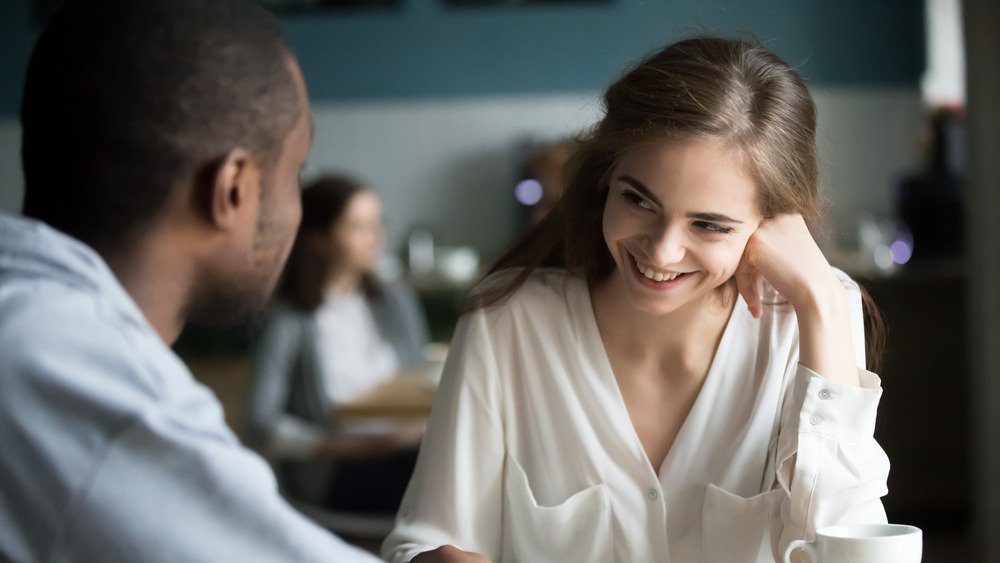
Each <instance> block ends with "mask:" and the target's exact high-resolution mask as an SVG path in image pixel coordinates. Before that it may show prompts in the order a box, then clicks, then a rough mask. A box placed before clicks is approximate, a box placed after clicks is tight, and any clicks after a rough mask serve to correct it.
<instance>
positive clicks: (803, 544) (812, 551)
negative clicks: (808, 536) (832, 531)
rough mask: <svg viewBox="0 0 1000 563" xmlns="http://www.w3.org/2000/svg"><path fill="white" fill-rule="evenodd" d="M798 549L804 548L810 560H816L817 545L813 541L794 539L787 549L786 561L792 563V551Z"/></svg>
mask: <svg viewBox="0 0 1000 563" xmlns="http://www.w3.org/2000/svg"><path fill="white" fill-rule="evenodd" d="M796 549H802V550H803V551H805V552H806V553H808V554H809V560H810V561H816V546H815V545H814V544H813V542H811V541H806V540H794V541H792V543H790V544H788V548H787V549H786V550H785V557H784V561H785V563H792V552H793V551H795V550H796Z"/></svg>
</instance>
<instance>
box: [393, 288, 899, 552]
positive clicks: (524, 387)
mask: <svg viewBox="0 0 1000 563" xmlns="http://www.w3.org/2000/svg"><path fill="white" fill-rule="evenodd" d="M838 275H840V276H841V277H842V280H843V281H844V285H845V287H846V288H847V289H848V295H849V299H850V301H851V306H852V317H853V318H852V320H853V333H854V337H855V350H858V357H857V363H858V365H859V366H863V365H864V358H863V355H864V353H863V350H864V342H863V341H864V334H863V332H864V329H863V323H862V316H861V298H860V293H859V290H858V287H857V285H856V284H854V282H852V281H851V280H850V279H849V278H847V277H846V275H843V274H842V273H840V272H838ZM859 375H860V378H861V382H862V387H854V386H851V385H848V384H843V383H838V382H834V381H828V380H826V379H824V378H822V377H820V376H819V375H817V374H815V373H813V372H811V371H810V370H809V369H807V368H805V367H803V366H800V365H799V363H798V327H797V324H796V320H795V313H794V311H793V310H792V309H791V307H790V306H788V305H787V304H784V305H783V304H777V305H771V306H767V307H765V310H764V314H763V316H762V318H761V319H759V320H758V319H754V318H753V317H752V316H751V315H750V314H749V312H748V311H747V307H746V304H745V302H744V301H743V300H742V299H740V300H739V301H738V302H737V303H736V306H735V307H734V309H733V312H732V314H731V316H730V319H729V322H728V324H727V326H726V328H725V331H724V333H723V336H722V339H721V342H720V344H719V349H718V351H717V352H716V355H715V358H714V360H713V362H712V365H711V367H710V369H709V372H708V375H707V378H706V380H705V382H704V385H703V387H702V389H701V391H700V393H699V395H698V398H697V400H696V401H695V404H694V406H693V407H692V409H691V412H690V414H689V415H688V417H687V419H686V420H685V422H684V424H683V426H682V427H681V430H680V432H679V433H678V435H677V437H676V439H675V441H674V443H673V446H672V448H671V449H670V451H669V453H668V454H667V456H666V458H665V459H664V461H663V465H662V466H661V467H660V469H659V473H656V472H654V470H653V468H652V466H651V465H650V463H649V460H648V457H647V456H646V453H645V451H644V450H643V447H642V444H641V443H640V441H639V438H638V436H637V435H636V433H635V429H634V427H633V426H632V423H631V420H630V418H629V415H628V412H627V410H626V407H625V403H624V400H623V399H622V396H621V393H620V392H619V389H618V385H617V383H616V381H615V377H614V374H613V373H612V371H611V365H610V363H609V361H608V357H607V354H606V353H605V350H604V346H603V343H602V341H601V338H600V335H599V333H598V329H597V324H596V321H595V319H594V312H593V308H592V306H591V302H590V294H589V291H588V288H587V286H586V284H585V283H584V282H583V280H581V279H579V278H576V277H573V276H571V275H569V274H567V273H565V272H563V271H560V270H542V271H538V272H536V273H534V274H533V275H532V277H531V278H530V279H529V280H528V282H527V283H526V284H525V285H524V286H523V287H522V288H521V289H520V290H518V291H517V293H516V294H515V295H514V296H513V297H512V298H511V299H510V300H508V301H507V302H505V303H503V304H502V305H500V306H497V307H495V308H491V309H486V310H478V311H475V312H473V313H471V314H469V315H466V316H465V317H463V319H462V320H461V321H460V323H459V327H458V329H457V332H456V335H455V339H454V341H453V343H452V347H451V354H450V357H449V358H448V361H447V363H446V365H445V369H444V376H443V379H442V383H441V387H440V388H439V391H438V396H437V398H436V399H435V404H434V409H433V413H432V415H431V418H430V421H429V426H428V430H427V436H426V438H425V439H424V443H423V446H422V448H421V452H420V457H419V461H418V463H417V467H416V470H415V473H414V475H413V479H412V481H411V482H410V486H409V489H408V490H407V493H406V496H405V498H404V500H403V503H402V506H401V508H400V511H399V514H398V516H397V520H396V527H395V529H394V530H393V532H392V534H391V535H390V536H389V537H388V538H387V539H386V542H385V544H384V546H383V556H384V557H386V559H387V560H389V561H391V562H393V563H398V562H404V561H409V560H410V558H412V557H413V556H414V555H416V554H417V553H420V552H423V551H427V550H429V549H433V548H436V547H438V546H440V545H443V544H453V545H456V546H458V547H460V548H462V549H465V550H468V551H474V552H479V553H483V554H485V555H487V556H489V557H490V558H491V559H493V560H494V561H496V562H507V561H511V562H513V561H523V562H531V563H535V562H546V561H573V562H588V561H593V562H601V563H606V562H609V561H620V562H630V563H631V562H644V561H663V562H671V561H672V562H674V563H692V562H698V561H710V562H720V561H733V562H740V563H744V562H748V561H774V560H775V555H773V554H780V553H781V550H783V549H784V547H785V546H786V545H788V543H789V542H791V540H793V539H797V538H804V537H811V535H812V534H813V532H814V530H815V529H816V528H818V527H821V526H824V525H829V524H834V523H843V522H884V521H885V518H886V517H885V512H884V510H883V508H882V504H881V501H880V500H879V499H880V497H881V496H883V495H885V494H886V491H887V490H886V477H887V475H888V470H889V462H888V459H887V458H886V456H885V453H884V452H883V451H882V448H881V447H879V445H878V444H877V443H876V442H875V440H874V439H873V437H872V433H873V430H874V425H875V411H876V408H877V406H878V400H879V397H880V396H881V392H882V391H881V387H880V381H879V379H878V377H877V376H875V375H874V374H872V373H870V372H867V371H865V370H864V369H861V368H859Z"/></svg>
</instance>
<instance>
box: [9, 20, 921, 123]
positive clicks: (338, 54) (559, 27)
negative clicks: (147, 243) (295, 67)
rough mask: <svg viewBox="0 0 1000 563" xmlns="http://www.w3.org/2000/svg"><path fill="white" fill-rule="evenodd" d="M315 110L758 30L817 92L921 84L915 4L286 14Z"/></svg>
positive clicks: (472, 88) (455, 90)
mask: <svg viewBox="0 0 1000 563" xmlns="http://www.w3.org/2000/svg"><path fill="white" fill-rule="evenodd" d="M282 21H283V22H284V25H285V28H286V30H287V32H288V35H289V37H290V39H291V42H292V44H293V47H294V48H295V50H296V53H297V54H298V56H299V58H300V60H301V64H302V67H303V70H304V72H305V75H306V79H307V81H308V83H309V88H310V94H311V96H312V98H313V99H314V100H317V101H328V100H334V101H336V100H357V99H400V98H420V97H457V96H475V95H519V94H531V93H541V92H571V91H597V90H600V89H602V88H603V87H604V86H606V85H607V84H608V82H609V81H611V80H612V79H613V78H614V77H615V76H616V75H617V74H618V73H619V72H621V70H622V69H623V68H624V66H625V65H627V64H628V63H629V62H631V61H634V60H635V59H637V58H638V57H640V56H642V55H643V54H644V53H646V52H648V51H650V50H651V49H653V48H654V47H656V46H657V45H660V44H663V43H666V42H668V41H671V40H674V39H677V38H680V37H683V36H686V35H691V34H693V33H701V32H711V33H725V34H741V33H747V32H750V33H754V34H756V35H757V36H758V37H760V38H761V39H762V40H764V41H766V42H768V44H769V45H770V46H771V47H772V49H773V50H775V51H776V52H778V53H779V54H780V55H782V56H783V57H785V58H786V59H787V60H788V61H789V62H790V63H792V64H793V65H795V66H796V67H798V68H799V69H800V71H801V73H802V74H803V76H804V77H805V78H806V79H807V80H808V81H810V82H811V83H813V84H823V85H886V84H894V85H900V84H907V85H913V86H916V85H917V83H918V80H919V76H920V73H921V71H922V68H923V61H924V41H923V29H924V28H923V2H921V1H919V0H910V1H906V0H872V1H862V0H847V1H835V0H767V1H761V2H752V1H741V0H731V1H716V2H699V1H695V0H664V1H657V0H609V1H608V2H607V3H583V4H578V5H549V6H538V5H535V6H525V7H490V8H449V7H447V6H445V5H444V4H443V3H442V2H440V1H439V0H404V1H403V2H402V6H401V7H400V8H399V9H398V10H394V11H377V12H348V13H335V12H321V13H317V14H309V15H306V14H287V15H283V16H282ZM37 27H38V26H37V24H36V23H35V22H34V21H33V18H32V11H31V9H30V2H29V1H28V0H4V2H2V6H0V41H2V43H0V79H2V82H0V115H4V114H6V115H11V114H14V113H16V111H17V108H18V105H19V99H20V90H21V85H22V80H23V74H24V69H25V66H26V64H27V59H28V55H29V52H30V47H31V42H32V41H33V39H34V37H35V35H36V34H37Z"/></svg>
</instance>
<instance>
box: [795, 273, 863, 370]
mask: <svg viewBox="0 0 1000 563" xmlns="http://www.w3.org/2000/svg"><path fill="white" fill-rule="evenodd" d="M831 278H832V283H830V282H826V283H823V284H814V285H812V286H810V288H811V289H810V291H807V292H804V293H803V295H802V296H799V298H798V301H797V302H794V303H792V306H793V308H794V309H795V316H796V319H797V321H798V324H799V362H800V363H801V364H802V365H803V366H805V367H807V368H809V369H811V370H812V371H814V372H816V373H818V374H820V375H822V376H823V377H825V378H827V379H831V380H835V381H842V382H844V383H850V384H851V385H860V384H861V381H860V379H859V378H858V371H857V360H856V355H855V353H854V341H853V337H852V333H851V312H850V305H849V303H848V300H847V291H846V290H845V289H844V286H843V285H842V284H841V283H840V280H838V279H837V278H836V276H833V275H831Z"/></svg>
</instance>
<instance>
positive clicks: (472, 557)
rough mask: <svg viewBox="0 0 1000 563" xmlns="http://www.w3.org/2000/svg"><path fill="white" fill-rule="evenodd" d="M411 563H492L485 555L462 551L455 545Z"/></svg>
mask: <svg viewBox="0 0 1000 563" xmlns="http://www.w3.org/2000/svg"><path fill="white" fill-rule="evenodd" d="M410 563H490V559H489V558H488V557H486V556H485V555H480V554H478V553H472V552H471V551H462V550H461V549H459V548H457V547H455V546H453V545H442V546H441V547H439V548H437V549H435V550H432V551H425V552H423V553H421V554H420V555H417V556H416V557H414V558H413V559H411V560H410Z"/></svg>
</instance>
